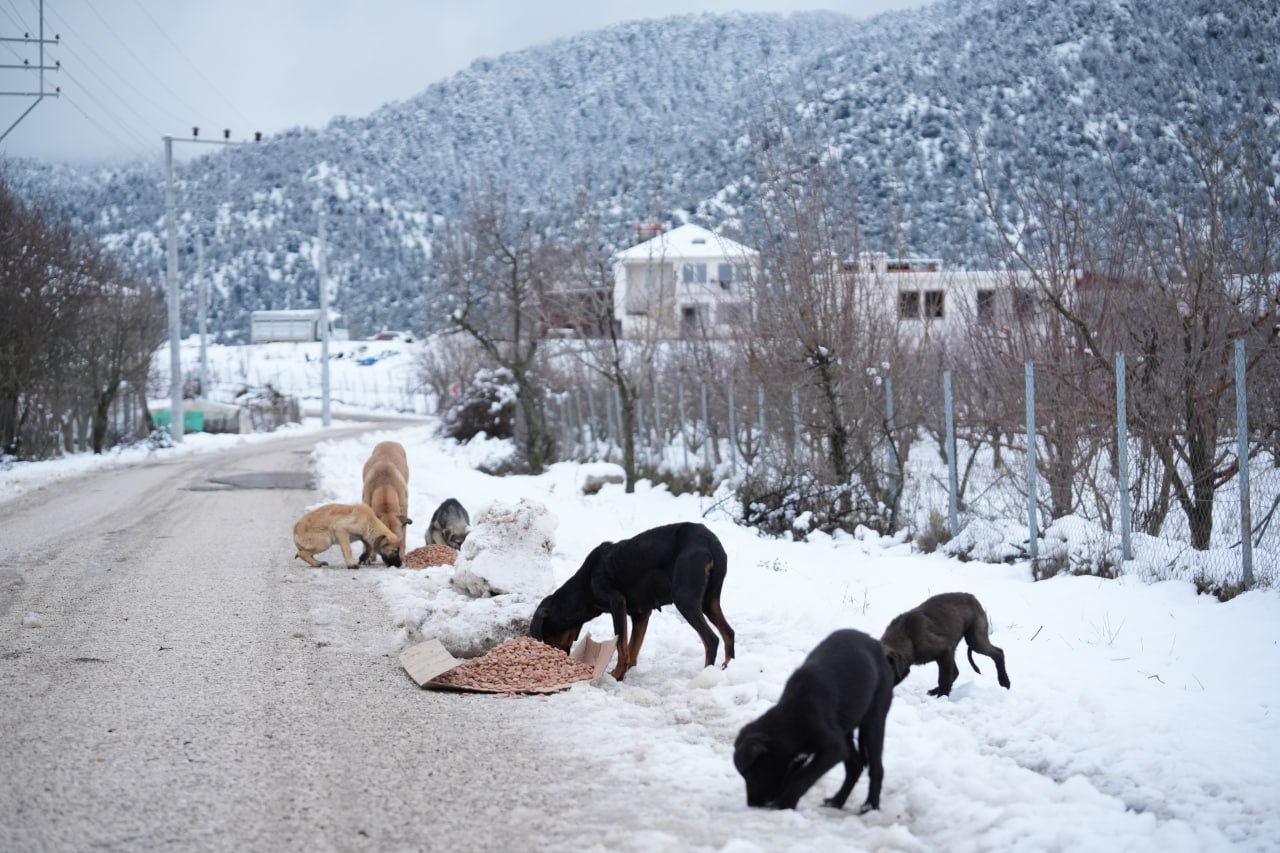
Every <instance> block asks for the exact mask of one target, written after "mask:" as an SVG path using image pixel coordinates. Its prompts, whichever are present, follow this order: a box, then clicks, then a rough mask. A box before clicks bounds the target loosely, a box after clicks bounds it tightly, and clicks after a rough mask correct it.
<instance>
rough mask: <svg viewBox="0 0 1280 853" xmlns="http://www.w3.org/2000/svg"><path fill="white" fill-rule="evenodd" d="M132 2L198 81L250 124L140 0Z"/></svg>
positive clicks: (248, 119) (246, 117) (247, 118)
mask: <svg viewBox="0 0 1280 853" xmlns="http://www.w3.org/2000/svg"><path fill="white" fill-rule="evenodd" d="M133 2H134V3H135V4H137V6H138V8H139V9H141V10H142V14H144V15H146V16H147V20H148V21H150V22H151V23H152V25H153V26H154V27H155V28H156V30H158V31H159V33H160V35H162V36H164V38H165V41H167V42H169V44H171V45H173V49H174V50H176V51H177V52H178V55H179V56H181V57H182V58H183V59H185V60H186V61H187V64H188V65H190V66H191V67H192V68H193V69H194V70H195V72H196V73H197V74H199V75H200V79H202V80H204V82H205V83H207V84H208V85H209V88H210V89H212V90H213V91H214V93H215V94H217V96H218V97H219V98H222V100H223V101H224V102H226V104H227V106H229V107H231V109H232V110H234V111H235V113H236V115H238V116H240V118H242V119H244V121H245V124H252V123H253V122H252V121H251V120H250V118H249V117H248V116H246V115H245V114H244V113H242V112H240V108H239V107H237V106H236V105H235V102H234V101H232V100H231V99H230V98H228V97H227V96H226V95H224V94H223V93H222V91H221V90H220V89H219V88H218V87H217V86H216V85H214V82H213V81H212V80H210V79H209V78H208V77H206V76H205V73H204V72H203V71H201V70H200V66H199V65H197V64H196V63H195V62H193V61H192V60H191V57H189V56H187V54H186V52H185V51H183V49H182V48H181V47H179V46H178V43H177V42H175V41H174V40H173V39H172V38H170V36H169V34H168V33H167V32H165V29H164V27H162V26H160V23H159V22H158V21H157V20H156V19H155V18H153V17H152V16H151V13H150V12H148V11H147V7H145V6H143V5H142V2H141V0H133Z"/></svg>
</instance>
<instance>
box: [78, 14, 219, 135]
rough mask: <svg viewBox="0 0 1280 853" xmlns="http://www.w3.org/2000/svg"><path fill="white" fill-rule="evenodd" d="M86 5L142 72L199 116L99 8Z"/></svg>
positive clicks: (192, 113)
mask: <svg viewBox="0 0 1280 853" xmlns="http://www.w3.org/2000/svg"><path fill="white" fill-rule="evenodd" d="M86 5H87V6H88V9H89V11H90V12H92V13H93V14H94V15H95V16H96V17H97V19H98V20H99V21H101V22H102V25H103V26H104V27H106V28H107V32H109V33H111V35H112V36H113V37H114V38H115V40H116V41H118V42H120V44H121V46H123V47H124V49H125V50H126V51H128V52H129V55H130V56H132V57H133V59H134V61H135V62H137V63H138V66H139V67H140V68H142V70H143V71H144V72H146V74H147V75H149V76H150V77H151V78H152V79H153V80H154V81H155V82H156V83H158V84H160V87H161V88H163V89H164V90H165V91H166V92H168V93H169V94H170V95H172V96H173V97H174V99H175V100H177V101H178V102H180V103H181V104H182V105H183V107H185V108H186V109H187V110H189V111H190V112H191V115H198V113H197V112H196V111H194V110H192V109H191V105H190V104H188V103H186V101H185V100H184V99H183V97H182V96H181V95H179V94H178V93H177V92H175V91H173V89H170V88H169V85H168V84H167V83H165V82H164V78H162V77H161V76H160V75H158V74H156V73H155V72H153V71H152V70H151V69H150V68H149V67H148V66H147V64H146V63H145V62H143V61H142V58H141V57H140V56H138V54H137V53H135V52H134V50H133V48H132V47H130V46H129V43H128V42H126V41H125V40H124V39H122V38H121V37H120V35H119V33H117V32H116V31H115V29H114V28H113V27H112V26H111V24H110V23H108V21H107V19H106V18H104V17H102V13H101V12H99V11H98V9H97V7H96V6H95V5H94V4H92V3H89V4H86Z"/></svg>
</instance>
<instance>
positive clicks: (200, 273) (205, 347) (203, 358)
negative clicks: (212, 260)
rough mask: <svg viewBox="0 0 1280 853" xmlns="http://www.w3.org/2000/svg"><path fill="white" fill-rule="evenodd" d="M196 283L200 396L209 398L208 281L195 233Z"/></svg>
mask: <svg viewBox="0 0 1280 853" xmlns="http://www.w3.org/2000/svg"><path fill="white" fill-rule="evenodd" d="M196 282H197V286H198V287H199V290H200V396H201V397H203V398H205V399H208V397H209V279H207V278H205V274H204V235H203V234H201V233H200V232H199V231H197V232H196Z"/></svg>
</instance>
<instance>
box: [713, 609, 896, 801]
mask: <svg viewBox="0 0 1280 853" xmlns="http://www.w3.org/2000/svg"><path fill="white" fill-rule="evenodd" d="M892 701H893V672H892V671H891V670H890V669H889V663H888V661H886V660H885V656H884V650H883V648H881V646H880V643H879V642H877V641H876V640H875V638H874V637H869V636H867V635H866V634H864V633H862V632H861V631H855V630H853V629H851V628H845V629H843V630H840V631H835V632H834V633H832V634H831V635H830V636H828V637H827V638H826V639H825V640H823V641H822V642H821V643H819V644H818V645H817V646H816V647H815V648H814V650H813V651H812V652H810V653H809V656H808V657H806V658H805V659H804V663H802V664H801V665H800V667H799V668H798V669H797V670H796V671H795V672H793V673H792V674H791V677H790V678H788V679H787V683H786V686H785V687H783V689H782V696H781V698H779V699H778V704H776V705H774V706H773V707H772V708H770V709H769V710H767V711H765V712H764V714H762V715H761V716H760V717H758V718H757V719H755V720H753V721H752V722H750V723H747V724H746V725H745V726H743V727H742V731H741V732H739V733H738V739H737V742H736V743H735V744H734V748H733V764H734V766H735V767H737V768H738V772H739V773H741V774H742V778H743V779H745V780H746V783H747V805H748V806H764V807H767V808H775V809H793V808H795V807H796V803H798V802H799V801H800V798H801V797H803V796H804V794H805V792H806V791H808V790H809V789H810V788H811V787H813V785H814V783H816V782H817V781H818V780H819V779H821V778H822V776H823V774H825V773H826V772H827V771H828V770H830V769H831V768H832V767H835V766H836V764H838V763H840V762H844V782H843V783H842V784H841V785H840V789H839V790H838V791H836V793H835V796H833V797H831V798H829V799H827V800H826V801H825V805H828V806H834V807H836V808H842V807H843V806H844V803H845V800H847V799H849V793H850V792H851V791H852V790H853V786H854V785H855V784H856V783H857V781H858V777H859V776H860V775H862V768H863V767H864V766H865V767H867V768H868V770H869V774H868V775H869V777H870V780H871V787H870V790H869V791H868V792H867V800H866V802H865V803H863V804H862V808H861V809H860V810H859V811H860V812H866V811H869V810H871V809H878V808H880V786H881V784H882V783H883V782H884V762H883V759H882V756H883V753H884V731H885V719H886V718H887V717H888V715H889V705H890V703H891V702H892ZM854 729H857V731H858V739H857V744H856V745H855V743H854V737H853V732H854Z"/></svg>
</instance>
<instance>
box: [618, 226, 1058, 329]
mask: <svg viewBox="0 0 1280 853" xmlns="http://www.w3.org/2000/svg"><path fill="white" fill-rule="evenodd" d="M645 228H646V229H652V230H657V227H656V226H645ZM842 269H843V272H844V274H845V275H847V276H848V287H849V288H851V290H850V292H852V289H853V288H863V289H864V290H863V292H864V293H866V294H867V295H868V296H869V298H870V301H871V304H873V305H878V306H879V311H882V312H883V313H882V315H881V316H882V317H883V318H884V320H885V321H889V319H890V318H896V321H897V325H898V332H899V333H900V334H902V335H904V336H906V337H908V338H911V339H915V340H925V339H931V340H935V341H938V340H943V339H946V338H951V337H955V336H957V335H962V334H965V333H966V332H967V331H968V329H969V328H971V326H970V324H980V325H987V324H990V325H999V326H1012V325H1017V324H1022V323H1026V322H1029V321H1032V320H1034V317H1033V312H1034V310H1035V304H1036V298H1035V293H1034V287H1033V285H1032V282H1031V279H1030V276H1029V275H1028V274H1026V273H1015V272H1004V271H954V270H943V269H942V265H941V263H940V262H938V261H937V260H934V259H931V258H890V257H889V256H888V255H886V254H884V253H880V252H866V253H863V254H861V255H859V256H858V259H857V261H856V262H847V263H845V264H844V265H843V266H842ZM759 274H760V254H759V252H757V251H756V250H755V249H752V248H750V247H747V246H744V245H742V244H741V243H737V242H734V241H733V240H730V239H728V238H726V237H721V236H719V235H717V234H715V233H713V232H711V231H708V230H707V229H705V228H702V227H700V226H698V225H681V226H680V227H678V228H675V229H673V230H671V231H669V232H666V233H659V234H658V235H657V236H656V237H653V238H652V239H649V240H645V241H644V242H641V243H637V244H636V245H634V246H631V247H630V248H628V249H624V250H622V251H620V252H618V253H616V254H615V255H614V256H613V297H614V300H613V306H614V307H613V311H614V320H615V322H616V323H617V324H618V326H619V329H620V333H621V335H622V337H624V338H641V337H654V338H661V339H671V338H701V337H704V336H705V337H713V338H726V337H732V336H733V335H734V334H736V333H739V332H741V330H742V329H743V328H744V327H745V326H747V325H748V324H749V323H750V322H751V320H752V293H751V290H750V286H751V283H752V281H754V280H755V279H756V277H757V276H758V275H759Z"/></svg>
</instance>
